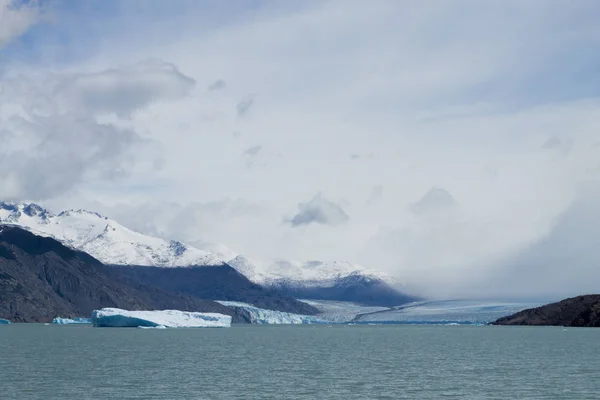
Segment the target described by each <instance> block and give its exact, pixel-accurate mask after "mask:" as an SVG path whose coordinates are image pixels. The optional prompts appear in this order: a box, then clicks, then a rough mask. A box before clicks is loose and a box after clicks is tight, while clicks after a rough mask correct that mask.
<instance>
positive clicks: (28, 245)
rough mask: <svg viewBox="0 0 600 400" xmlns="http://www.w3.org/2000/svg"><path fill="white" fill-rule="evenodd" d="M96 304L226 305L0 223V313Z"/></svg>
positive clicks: (41, 316)
mask: <svg viewBox="0 0 600 400" xmlns="http://www.w3.org/2000/svg"><path fill="white" fill-rule="evenodd" d="M102 307H118V308H124V309H130V310H139V309H150V310H152V309H180V310H188V311H205V312H219V313H223V314H229V315H233V316H234V321H236V322H243V318H242V319H240V316H237V315H236V313H235V312H234V311H232V310H230V309H229V308H227V307H223V306H222V305H220V304H218V303H215V302H213V301H206V300H202V299H200V298H198V297H194V296H185V295H181V294H176V293H169V292H167V291H165V290H162V289H160V288H155V287H152V286H150V285H147V284H143V283H140V282H136V281H133V280H131V279H130V278H128V277H127V276H124V275H121V274H120V273H118V271H114V270H112V269H110V268H108V267H106V266H105V265H103V264H102V263H100V262H99V261H97V260H96V259H94V258H93V257H91V256H89V255H88V254H86V253H83V252H79V251H75V250H72V249H70V248H68V247H65V246H64V245H62V244H61V243H60V242H58V241H56V240H54V239H50V238H44V237H40V236H36V235H34V234H32V233H31V232H29V231H26V230H23V229H21V228H17V227H13V226H0V318H4V319H8V320H11V321H14V322H48V321H50V320H52V318H54V317H56V316H63V317H76V316H88V315H90V314H91V312H92V310H94V309H97V308H102Z"/></svg>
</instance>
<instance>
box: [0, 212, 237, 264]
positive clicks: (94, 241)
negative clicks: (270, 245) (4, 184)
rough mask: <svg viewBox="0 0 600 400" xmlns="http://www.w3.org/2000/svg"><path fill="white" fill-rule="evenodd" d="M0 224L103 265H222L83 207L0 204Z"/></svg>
mask: <svg viewBox="0 0 600 400" xmlns="http://www.w3.org/2000/svg"><path fill="white" fill-rule="evenodd" d="M0 223H3V224H11V225H18V226H21V227H24V228H27V229H29V230H30V231H32V232H34V233H36V234H38V235H40V236H49V237H53V238H55V239H57V240H59V241H61V242H62V243H65V244H66V245H68V246H70V247H73V248H75V249H78V250H82V251H85V252H86V253H88V254H90V255H92V256H93V257H95V258H97V259H98V260H100V261H102V262H103V263H105V264H115V265H142V266H155V267H187V266H203V265H224V264H225V263H224V260H223V259H222V258H220V257H218V256H216V255H214V254H212V253H210V252H207V251H204V250H199V249H197V248H194V247H191V246H188V245H185V244H183V243H180V242H177V241H174V240H171V241H168V240H164V239H161V238H157V237H152V236H148V235H144V234H142V233H139V232H135V231H132V230H130V229H128V228H126V227H124V226H123V225H121V224H119V223H118V222H116V221H113V220H111V219H109V218H107V217H104V216H102V215H100V214H98V213H95V212H90V211H86V210H68V211H63V212H61V213H59V214H57V215H55V214H52V213H51V212H49V211H48V210H45V209H43V208H42V207H40V206H38V205H37V204H33V203H31V204H27V203H17V204H7V203H0Z"/></svg>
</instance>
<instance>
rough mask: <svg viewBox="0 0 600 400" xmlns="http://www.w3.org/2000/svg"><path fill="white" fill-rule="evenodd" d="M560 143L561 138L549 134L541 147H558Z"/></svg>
mask: <svg viewBox="0 0 600 400" xmlns="http://www.w3.org/2000/svg"><path fill="white" fill-rule="evenodd" d="M561 145H562V140H560V139H559V138H558V137H556V136H551V137H549V138H548V140H546V141H545V142H544V144H543V145H542V148H543V149H555V148H557V147H560V146H561Z"/></svg>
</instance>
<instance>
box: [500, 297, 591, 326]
mask: <svg viewBox="0 0 600 400" xmlns="http://www.w3.org/2000/svg"><path fill="white" fill-rule="evenodd" d="M492 324H493V325H538V326H540V325H541V326H546V325H554V326H573V327H596V328H600V294H589V295H583V296H577V297H572V298H569V299H565V300H562V301H559V302H557V303H552V304H547V305H545V306H542V307H537V308H530V309H527V310H523V311H520V312H518V313H516V314H513V315H509V316H508V317H503V318H500V319H498V320H497V321H495V322H493V323H492Z"/></svg>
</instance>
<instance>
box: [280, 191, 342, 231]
mask: <svg viewBox="0 0 600 400" xmlns="http://www.w3.org/2000/svg"><path fill="white" fill-rule="evenodd" d="M348 219H349V217H348V214H346V212H345V211H344V210H343V209H342V207H340V206H339V205H338V204H336V203H334V202H332V201H329V200H327V199H326V198H324V197H323V196H322V195H321V194H317V195H315V196H314V197H313V198H312V199H311V200H310V201H308V202H306V203H300V204H298V213H296V214H295V215H294V216H293V217H292V218H290V219H289V220H287V222H289V223H290V224H291V225H292V226H293V227H298V226H302V225H310V224H312V223H316V224H323V225H339V224H343V223H345V222H347V221H348Z"/></svg>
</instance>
